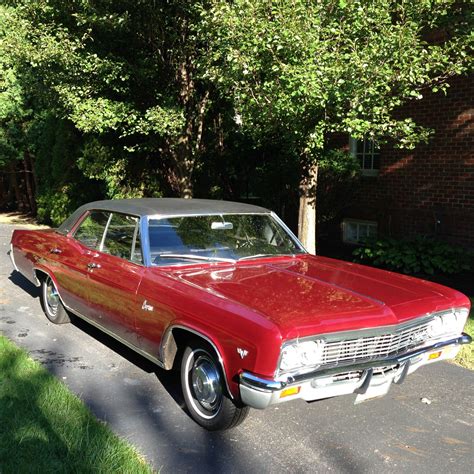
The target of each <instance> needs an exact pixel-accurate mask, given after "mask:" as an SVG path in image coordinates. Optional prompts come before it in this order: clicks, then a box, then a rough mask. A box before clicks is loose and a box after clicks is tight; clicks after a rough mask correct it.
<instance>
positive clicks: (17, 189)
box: [9, 161, 23, 211]
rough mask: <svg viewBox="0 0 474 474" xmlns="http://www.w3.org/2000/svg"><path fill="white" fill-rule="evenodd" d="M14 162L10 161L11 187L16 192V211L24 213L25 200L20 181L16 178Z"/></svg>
mask: <svg viewBox="0 0 474 474" xmlns="http://www.w3.org/2000/svg"><path fill="white" fill-rule="evenodd" d="M15 164H16V163H15V162H14V161H10V164H9V169H10V173H9V175H10V185H11V187H12V188H13V191H14V192H15V201H16V206H15V207H16V209H17V210H18V211H23V200H22V198H21V191H20V186H19V185H18V180H17V176H16V166H15Z"/></svg>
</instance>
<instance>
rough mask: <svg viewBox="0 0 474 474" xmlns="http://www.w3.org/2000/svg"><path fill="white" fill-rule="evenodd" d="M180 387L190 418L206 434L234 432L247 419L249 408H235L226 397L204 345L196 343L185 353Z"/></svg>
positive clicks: (216, 366)
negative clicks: (207, 432)
mask: <svg viewBox="0 0 474 474" xmlns="http://www.w3.org/2000/svg"><path fill="white" fill-rule="evenodd" d="M181 386H182V389H183V395H184V400H185V402H186V407H187V409H188V411H189V414H190V415H191V417H192V418H193V419H194V421H196V422H197V423H198V424H199V425H201V426H202V427H203V428H206V429H207V430H210V431H217V430H227V429H230V428H234V427H235V426H237V425H239V424H240V423H242V421H244V419H245V418H246V417H247V415H248V412H249V407H247V406H238V405H237V404H236V403H234V401H233V400H231V398H230V397H229V395H228V394H227V390H226V386H225V382H224V376H223V374H222V371H221V368H220V365H219V363H218V362H217V360H216V357H215V355H214V351H212V349H210V348H209V347H208V346H207V345H206V344H205V343H201V342H195V343H192V344H190V345H189V346H188V347H187V348H186V349H185V351H184V354H183V358H182V360H181Z"/></svg>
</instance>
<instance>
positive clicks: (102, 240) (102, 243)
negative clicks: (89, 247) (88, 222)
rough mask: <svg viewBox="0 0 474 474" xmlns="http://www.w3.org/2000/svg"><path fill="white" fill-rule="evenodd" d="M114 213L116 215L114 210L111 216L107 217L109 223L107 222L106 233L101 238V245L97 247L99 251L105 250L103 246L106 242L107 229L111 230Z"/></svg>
mask: <svg viewBox="0 0 474 474" xmlns="http://www.w3.org/2000/svg"><path fill="white" fill-rule="evenodd" d="M113 215H114V213H113V212H111V213H110V214H109V218H108V219H107V224H105V227H104V233H103V234H102V239H100V245H99V248H98V249H97V250H98V251H99V252H103V251H104V250H103V248H104V243H105V237H106V236H107V231H108V230H109V225H110V221H111V220H112V217H113Z"/></svg>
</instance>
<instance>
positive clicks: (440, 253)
mask: <svg viewBox="0 0 474 474" xmlns="http://www.w3.org/2000/svg"><path fill="white" fill-rule="evenodd" d="M352 255H354V257H355V258H354V261H356V262H360V263H367V264H370V265H375V266H377V267H383V268H387V269H389V270H394V271H398V272H402V273H406V274H417V273H425V274H428V275H433V274H434V273H450V274H452V273H459V272H462V271H466V270H470V269H471V262H472V260H473V257H474V254H473V253H472V252H469V251H466V250H465V249H463V248H461V247H456V246H453V245H451V244H448V243H446V242H442V241H439V240H435V239H433V238H431V237H416V238H413V239H392V238H386V239H380V238H379V239H370V240H367V241H366V242H365V243H364V246H363V247H360V248H357V249H356V250H354V251H353V252H352Z"/></svg>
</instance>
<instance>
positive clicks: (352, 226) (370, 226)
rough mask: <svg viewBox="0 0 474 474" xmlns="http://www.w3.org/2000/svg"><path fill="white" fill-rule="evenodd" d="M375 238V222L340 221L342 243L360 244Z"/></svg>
mask: <svg viewBox="0 0 474 474" xmlns="http://www.w3.org/2000/svg"><path fill="white" fill-rule="evenodd" d="M376 236H377V222H374V221H362V220H359V219H344V220H343V221H342V241H343V242H346V243H349V244H360V243H361V242H363V241H364V240H365V239H368V238H370V237H376Z"/></svg>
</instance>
